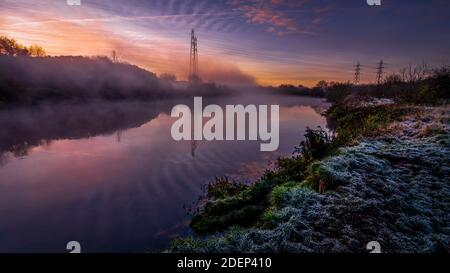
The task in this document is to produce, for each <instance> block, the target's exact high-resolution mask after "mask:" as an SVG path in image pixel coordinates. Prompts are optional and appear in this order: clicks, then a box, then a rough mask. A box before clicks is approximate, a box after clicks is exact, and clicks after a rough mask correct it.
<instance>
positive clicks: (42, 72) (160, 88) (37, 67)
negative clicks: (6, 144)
mask: <svg viewBox="0 0 450 273" xmlns="http://www.w3.org/2000/svg"><path fill="white" fill-rule="evenodd" d="M0 71H2V73H1V74H0V105H1V104H4V105H5V104H6V105H9V104H35V103H38V102H41V101H67V100H71V101H91V100H124V99H138V100H156V99H165V98H171V97H175V96H177V97H179V96H192V95H202V96H214V95H224V94H228V93H231V92H232V90H231V89H230V88H227V87H224V86H218V85H216V84H214V83H199V84H196V85H189V84H187V85H186V86H185V87H184V88H181V89H180V88H175V87H174V86H173V84H172V83H171V82H170V81H167V80H163V79H160V78H158V77H157V76H156V75H155V74H154V73H152V72H149V71H147V70H144V69H142V68H139V67H137V66H135V65H131V64H126V63H115V62H113V61H111V60H110V59H108V58H106V57H95V58H87V57H77V56H61V57H39V58H31V57H22V56H14V57H13V56H0Z"/></svg>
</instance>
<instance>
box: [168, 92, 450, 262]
mask: <svg viewBox="0 0 450 273" xmlns="http://www.w3.org/2000/svg"><path fill="white" fill-rule="evenodd" d="M448 109H449V108H448V107H425V106H412V105H406V104H399V103H394V102H393V101H391V100H379V99H367V98H366V99H359V98H347V99H345V100H342V101H340V102H339V103H335V104H334V105H333V106H332V107H331V108H330V109H329V111H328V113H327V117H328V118H329V119H330V124H334V129H335V130H334V131H335V135H334V136H333V137H332V136H330V135H328V134H327V133H326V132H325V131H323V130H322V129H320V128H318V129H315V130H312V129H309V130H307V133H306V135H305V141H303V142H301V143H300V145H299V146H298V147H296V149H295V151H296V153H295V154H294V156H292V157H288V158H282V159H279V160H278V161H277V162H275V163H274V167H273V168H270V169H269V170H267V171H266V173H265V174H264V175H263V176H262V177H261V178H260V179H259V180H258V181H255V182H254V183H253V184H251V185H249V186H246V185H241V184H238V183H234V182H232V181H228V180H226V179H219V180H217V181H215V182H213V183H211V184H210V185H209V186H208V187H207V190H206V195H205V196H204V197H203V198H202V199H201V201H200V202H199V206H198V208H197V209H196V210H195V213H194V215H193V217H192V221H191V228H192V229H193V231H194V232H195V233H196V235H195V236H192V237H189V238H184V239H177V240H175V241H174V242H173V244H172V246H171V247H170V249H169V251H173V252H281V253H282V252H364V251H366V250H365V246H366V244H367V243H368V242H370V241H373V240H376V241H378V242H380V243H381V245H382V248H383V251H385V252H435V251H448V250H449V246H450V227H449V225H448V223H450V206H449V205H450V185H449V181H450V180H449V170H450V166H449V162H450V161H449V157H450V156H449V155H450V153H449V144H450V135H449V117H450V115H449V114H450V113H449V110H448Z"/></svg>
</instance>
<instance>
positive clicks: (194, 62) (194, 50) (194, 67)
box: [189, 29, 200, 82]
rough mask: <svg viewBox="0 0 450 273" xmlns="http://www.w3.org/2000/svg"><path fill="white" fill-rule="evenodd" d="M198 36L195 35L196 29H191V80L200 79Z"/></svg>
mask: <svg viewBox="0 0 450 273" xmlns="http://www.w3.org/2000/svg"><path fill="white" fill-rule="evenodd" d="M197 45H198V44H197V36H195V31H194V29H192V31H191V51H190V56H189V81H190V82H195V81H198V80H199V79H200V77H199V74H198V47H197Z"/></svg>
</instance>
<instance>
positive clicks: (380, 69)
mask: <svg viewBox="0 0 450 273" xmlns="http://www.w3.org/2000/svg"><path fill="white" fill-rule="evenodd" d="M384 68H385V67H384V62H383V60H380V62H379V63H378V68H377V84H381V82H382V81H383V69H384Z"/></svg>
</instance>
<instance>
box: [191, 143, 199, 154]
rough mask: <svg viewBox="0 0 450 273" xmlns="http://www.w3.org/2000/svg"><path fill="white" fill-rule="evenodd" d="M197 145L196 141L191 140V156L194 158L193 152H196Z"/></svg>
mask: <svg viewBox="0 0 450 273" xmlns="http://www.w3.org/2000/svg"><path fill="white" fill-rule="evenodd" d="M197 147H198V144H197V140H191V155H192V157H195V150H197Z"/></svg>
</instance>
